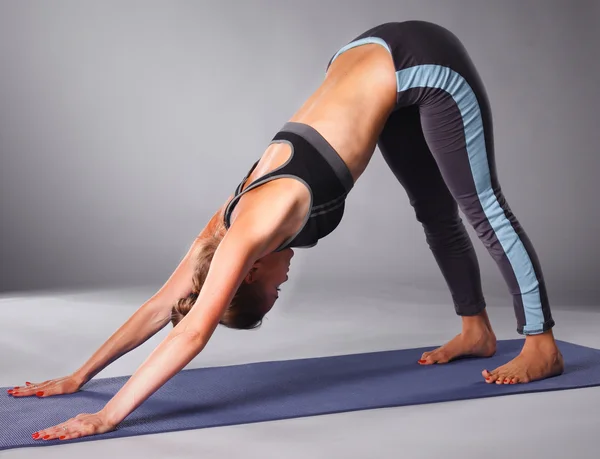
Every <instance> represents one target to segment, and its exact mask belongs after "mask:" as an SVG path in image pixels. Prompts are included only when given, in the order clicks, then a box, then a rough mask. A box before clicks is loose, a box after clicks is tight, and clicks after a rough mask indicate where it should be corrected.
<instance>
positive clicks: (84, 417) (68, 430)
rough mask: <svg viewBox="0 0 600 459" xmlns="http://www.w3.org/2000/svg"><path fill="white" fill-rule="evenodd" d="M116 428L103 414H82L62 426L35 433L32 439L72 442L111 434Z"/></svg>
mask: <svg viewBox="0 0 600 459" xmlns="http://www.w3.org/2000/svg"><path fill="white" fill-rule="evenodd" d="M115 427H116V425H114V424H111V423H110V422H108V420H107V419H106V418H105V417H104V416H103V415H102V412H98V413H93V414H90V413H82V414H78V415H77V416H75V417H74V418H71V419H69V420H68V421H66V422H63V423H62V424H58V425H56V426H54V427H49V428H47V429H44V430H40V431H38V432H35V433H34V434H33V435H32V437H33V439H34V440H56V439H57V438H58V439H59V440H71V439H73V438H80V437H87V436H90V435H97V434H103V433H106V432H110V431H111V430H115Z"/></svg>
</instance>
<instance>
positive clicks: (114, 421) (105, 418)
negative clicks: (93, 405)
mask: <svg viewBox="0 0 600 459" xmlns="http://www.w3.org/2000/svg"><path fill="white" fill-rule="evenodd" d="M96 414H97V415H98V416H99V417H100V418H101V419H102V422H103V423H104V424H105V425H107V426H111V427H116V426H117V425H119V424H120V423H121V422H122V421H123V419H119V418H118V417H117V416H116V415H115V414H114V413H111V412H110V411H109V410H108V409H107V408H106V405H105V406H104V408H102V409H101V410H100V411H98V413H96Z"/></svg>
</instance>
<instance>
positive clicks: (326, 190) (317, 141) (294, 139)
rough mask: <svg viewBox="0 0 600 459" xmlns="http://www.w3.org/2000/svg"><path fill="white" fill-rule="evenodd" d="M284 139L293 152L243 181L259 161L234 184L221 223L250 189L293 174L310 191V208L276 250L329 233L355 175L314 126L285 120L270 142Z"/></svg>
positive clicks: (312, 242)
mask: <svg viewBox="0 0 600 459" xmlns="http://www.w3.org/2000/svg"><path fill="white" fill-rule="evenodd" d="M273 143H287V144H288V145H290V147H291V149H292V152H291V155H290V157H289V159H288V160H287V161H286V162H285V163H284V164H283V165H282V166H280V167H278V168H276V169H274V170H272V171H271V172H268V173H267V174H265V175H263V176H262V177H259V178H258V179H256V180H255V181H253V182H252V183H250V184H249V185H248V186H247V187H246V188H244V190H243V191H242V188H243V187H244V183H246V180H247V179H248V177H250V174H252V172H253V171H254V169H255V168H256V166H257V165H258V161H256V162H255V163H254V165H253V166H252V168H251V169H250V171H249V172H248V173H247V174H246V176H245V177H244V179H243V180H242V181H241V182H240V184H239V185H238V186H237V188H236V190H235V193H234V197H233V199H232V200H231V201H230V202H229V204H228V205H227V207H226V208H225V215H224V223H225V228H227V229H229V226H230V219H231V214H232V212H233V209H234V208H235V206H236V205H237V203H238V202H239V200H240V198H241V197H242V196H243V195H244V194H245V193H247V192H248V191H250V190H253V189H254V188H256V187H259V186H261V185H263V184H264V183H267V182H269V181H271V180H276V179H278V178H284V177H285V178H293V179H296V180H299V181H301V182H302V183H304V185H306V187H307V188H308V190H309V191H310V195H311V204H310V211H309V212H308V214H307V215H306V217H305V219H304V222H303V224H302V226H301V227H300V229H299V230H298V232H297V233H296V234H294V235H293V236H292V237H291V238H289V239H288V240H287V241H284V243H283V244H281V245H280V246H279V247H278V248H277V249H276V251H281V250H283V249H285V248H287V247H313V246H315V245H317V242H318V240H319V239H321V238H324V237H325V236H327V235H328V234H329V233H331V232H332V231H333V230H334V229H335V228H336V227H337V226H338V225H339V223H340V221H341V220H342V217H343V215H344V207H345V202H346V196H347V195H348V193H349V192H350V190H351V189H352V187H353V186H354V179H353V178H352V175H351V173H350V170H349V169H348V166H346V164H345V163H344V161H343V160H342V158H340V156H339V155H338V154H337V152H336V151H335V150H334V149H333V147H332V146H331V145H330V144H329V143H328V142H327V140H325V138H323V136H321V134H319V133H318V132H317V131H316V130H315V129H314V128H312V127H311V126H309V125H307V124H302V123H293V122H290V123H286V124H285V125H284V127H283V128H282V129H281V131H279V132H278V133H277V134H276V135H275V137H274V138H273V140H272V141H271V144H273Z"/></svg>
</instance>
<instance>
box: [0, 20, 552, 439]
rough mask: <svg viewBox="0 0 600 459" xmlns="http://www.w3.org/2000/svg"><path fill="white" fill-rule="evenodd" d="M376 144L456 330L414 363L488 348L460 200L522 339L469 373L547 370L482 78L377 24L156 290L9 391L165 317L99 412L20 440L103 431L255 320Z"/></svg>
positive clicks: (58, 387) (536, 304) (56, 389)
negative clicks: (157, 337) (497, 362)
mask: <svg viewBox="0 0 600 459" xmlns="http://www.w3.org/2000/svg"><path fill="white" fill-rule="evenodd" d="M377 144H378V145H379V148H380V150H381V152H382V154H383V156H384V158H385V160H386V162H387V163H388V165H389V166H390V168H391V169H392V171H393V172H394V174H395V175H396V177H397V178H398V180H399V181H400V183H401V184H402V185H403V186H404V188H405V189H406V191H407V193H408V195H409V198H410V203H411V205H412V206H413V207H414V209H415V212H416V217H417V219H418V220H419V221H420V222H421V223H422V224H423V227H424V229H425V235H426V239H427V242H428V244H429V246H430V248H431V250H432V252H433V254H434V257H435V259H436V261H437V262H438V265H439V267H440V269H441V270H442V273H443V274H444V277H445V279H446V282H447V284H448V286H449V288H450V291H451V293H452V297H453V300H454V305H455V308H456V312H457V314H458V315H460V316H461V317H462V321H463V328H462V331H461V333H460V334H459V335H457V336H456V337H455V338H454V339H453V340H451V341H450V342H449V343H447V344H445V345H444V346H442V347H440V348H439V349H436V350H434V351H433V352H426V353H425V354H423V356H422V358H421V360H419V363H420V364H423V365H430V364H434V363H445V362H448V361H450V360H452V359H455V358H457V357H459V356H463V355H475V356H483V357H486V356H491V355H493V354H494V352H495V349H496V338H495V336H494V332H493V331H492V327H491V325H490V323H489V320H488V316H487V314H486V311H485V301H484V298H483V294H482V290H481V284H480V276H479V267H478V263H477V259H476V256H475V252H474V250H473V246H472V245H471V242H470V240H469V237H468V236H467V233H466V231H465V228H464V226H463V225H462V222H461V219H460V218H459V216H458V207H460V209H461V210H462V212H463V213H464V214H465V215H466V217H467V219H468V221H469V223H470V224H471V225H473V227H474V228H475V230H476V231H477V234H478V236H479V238H480V239H481V240H482V242H483V243H484V245H485V246H486V248H487V249H488V251H489V252H490V254H491V255H492V257H493V258H494V259H495V260H496V262H497V264H498V266H499V268H500V270H501V272H502V274H503V276H504V278H505V280H506V282H507V284H508V287H509V290H510V292H511V293H512V295H513V299H514V307H515V313H516V318H517V325H518V327H517V331H518V332H519V333H521V334H524V335H525V336H526V338H525V344H524V347H523V349H522V352H521V353H520V355H519V356H517V357H516V358H515V359H514V360H512V361H511V362H509V363H507V364H506V365H503V366H501V367H499V368H497V369H495V370H492V371H487V370H484V371H483V377H484V378H485V380H486V381H487V382H488V383H496V384H509V383H510V384H513V383H525V382H528V381H531V380H536V379H542V378H546V377H549V376H552V375H557V374H560V373H561V372H562V371H563V361H562V356H561V354H560V352H559V350H558V348H557V346H556V343H555V341H554V337H553V334H552V327H553V326H554V321H553V320H552V316H551V313H550V308H549V305H548V299H547V295H546V289H545V286H544V281H543V277H542V271H541V269H540V265H539V262H538V259H537V257H536V255H535V252H534V249H533V247H532V245H531V242H530V241H529V239H528V238H527V237H526V235H525V233H524V231H523V229H522V228H521V226H520V225H519V223H518V221H517V220H516V218H515V216H514V215H513V214H512V212H511V211H510V209H509V207H508V204H507V203H506V201H505V199H504V197H503V196H502V192H501V190H500V185H499V183H498V178H497V176H496V173H495V164H494V148H493V137H492V119H491V113H490V107H489V103H488V100H487V97H486V94H485V89H484V87H483V84H482V82H481V80H480V78H479V77H478V75H477V72H476V70H475V68H474V66H473V64H472V62H471V61H470V59H469V57H468V56H467V53H466V51H465V49H464V48H463V46H462V44H461V43H460V42H459V40H458V39H457V38H456V37H455V36H454V35H453V34H451V33H450V32H449V31H447V30H445V29H444V28H442V27H439V26H437V25H434V24H430V23H426V22H421V21H410V22H403V23H390V24H384V25H381V26H378V27H375V28H374V29H371V30H369V31H367V32H365V33H364V34H362V35H361V36H359V37H357V38H356V39H355V40H353V41H352V42H351V43H350V44H348V45H346V46H345V47H343V48H342V49H341V50H340V51H339V52H338V53H337V54H336V55H335V56H334V57H333V58H332V59H331V61H330V63H329V66H328V70H327V74H326V78H325V80H324V81H323V83H322V84H321V86H320V87H319V88H318V89H317V90H316V92H315V93H314V94H313V95H312V96H311V97H310V98H309V99H308V100H307V101H306V103H305V104H304V105H303V106H302V107H301V108H300V110H299V111H298V112H297V113H296V114H295V115H294V116H293V117H292V118H291V120H290V121H289V122H288V123H286V124H285V126H284V127H283V128H282V130H281V131H280V132H279V133H277V134H276V135H275V137H274V139H273V142H272V143H271V144H270V145H269V146H268V148H267V149H266V151H265V153H264V154H263V155H262V157H261V158H260V160H259V161H257V162H256V163H255V164H254V165H253V166H252V168H251V169H250V171H249V173H248V174H247V175H246V177H245V178H244V180H242V182H241V183H240V184H239V186H238V187H237V189H236V190H235V193H234V195H233V196H232V197H231V198H230V199H228V201H227V202H226V203H225V204H224V205H223V207H221V209H220V210H219V211H218V212H217V213H216V214H215V215H214V216H213V217H212V219H211V220H210V222H209V223H208V225H207V226H206V228H205V229H204V230H203V231H202V233H201V234H200V235H199V236H198V237H197V239H196V240H195V241H194V243H193V245H192V247H191V248H190V250H189V252H188V254H187V255H186V256H185V258H184V259H183V260H182V262H181V263H180V265H179V266H178V267H177V269H176V271H175V272H174V273H173V275H172V276H171V277H170V278H169V280H168V281H167V282H166V283H165V285H164V286H163V287H162V288H161V289H160V290H159V291H158V292H157V293H156V294H155V295H154V296H153V297H152V298H151V299H150V300H148V301H147V302H146V303H145V304H144V305H143V306H142V307H141V308H140V309H139V310H138V311H137V312H136V313H135V314H134V315H133V316H132V317H131V318H130V319H129V321H128V322H127V323H126V324H125V325H124V326H123V327H122V328H121V329H120V330H119V331H117V333H115V335H113V336H112V337H111V338H110V339H109V340H108V341H107V343H106V344H104V345H103V346H102V347H101V348H100V349H99V350H98V351H97V352H96V353H95V354H94V356H92V358H91V359H90V360H89V361H88V362H87V363H86V364H85V365H84V366H83V367H82V368H81V369H79V370H78V371H77V372H75V373H74V374H73V375H71V376H69V377H67V378H62V379H58V380H53V381H47V382H45V383H42V384H40V385H35V384H33V385H32V384H30V383H27V386H26V387H23V388H15V389H13V390H11V393H12V394H13V395H14V396H17V397H19V396H27V395H33V394H37V395H38V396H44V397H45V396H50V395H56V394H61V393H70V392H74V391H76V390H78V389H79V388H80V387H81V386H82V385H83V384H85V382H87V381H88V380H89V379H91V378H92V377H93V376H94V375H95V374H96V373H98V372H99V371H100V370H101V369H102V368H104V367H105V366H106V365H108V364H109V363H110V362H111V361H113V360H115V359H116V358H118V357H119V356H121V355H123V354H124V353H126V352H128V351H130V350H131V349H134V348H135V347H137V346H138V345H140V344H141V343H142V342H144V341H145V340H146V339H147V338H149V337H150V336H151V335H153V334H154V333H156V332H157V331H158V330H160V329H161V328H162V327H164V326H165V325H166V324H167V323H168V322H169V321H170V320H172V322H173V324H174V329H173V330H172V331H171V332H170V333H169V335H168V336H167V337H166V338H165V340H164V341H163V342H162V343H161V344H160V345H159V346H158V347H157V348H156V350H155V351H154V352H153V353H152V354H151V355H150V356H149V357H148V359H147V360H146V361H145V362H144V363H143V364H142V365H141V366H140V368H139V369H138V370H137V371H136V372H135V373H134V374H133V375H132V376H131V378H130V379H129V380H128V381H127V383H126V384H125V385H124V386H123V388H122V389H121V390H120V391H119V392H118V393H117V394H116V395H115V396H114V397H113V398H112V399H111V400H110V401H109V402H108V403H107V404H106V406H105V407H104V408H103V409H102V410H101V411H100V412H98V413H94V414H83V415H79V416H78V417H76V418H73V419H71V420H69V421H67V422H65V423H64V424H61V425H59V426H55V427H51V428H49V429H45V430H42V431H40V432H36V433H35V434H34V438H39V439H55V438H60V439H70V438H77V437H80V436H84V435H92V434H96V433H103V432H107V431H109V430H112V429H114V428H115V426H116V425H118V424H119V423H120V422H121V421H122V420H123V419H125V418H126V417H127V416H128V415H129V414H130V413H131V412H132V411H133V410H135V409H136V407H138V406H139V405H140V404H141V403H142V402H143V401H144V400H146V399H147V398H148V397H149V396H150V395H151V394H152V393H154V392H155V391H156V390H157V389H158V388H159V387H161V386H162V385H163V384H164V383H165V382H166V381H167V380H169V379H170V378H171V377H172V376H174V375H175V374H176V373H177V372H178V371H180V370H181V369H182V368H184V367H185V366H186V365H187V364H188V363H189V362H190V361H191V360H192V359H193V358H194V357H195V356H196V355H197V354H198V353H199V352H200V351H201V350H202V349H203V348H204V346H206V343H207V342H208V340H209V338H210V336H211V335H212V333H213V331H214V329H215V328H216V326H217V324H219V323H221V324H224V325H226V326H229V327H234V328H253V327H255V326H257V325H259V324H260V321H261V319H262V317H263V316H264V315H265V314H266V313H267V312H268V311H269V310H270V309H271V308H272V307H273V304H274V303H275V301H276V300H277V297H278V291H279V287H280V285H281V284H283V283H284V282H285V281H286V280H287V271H288V269H289V264H290V259H291V257H292V255H293V252H292V250H291V248H290V247H310V246H313V245H315V244H316V243H317V241H318V240H319V239H320V238H323V237H325V236H326V235H327V234H329V233H330V232H331V231H333V230H334V229H335V228H336V226H337V225H338V224H339V222H340V220H341V218H342V215H343V211H344V200H345V197H346V196H347V194H348V193H349V192H350V190H351V189H352V187H353V186H354V184H355V183H356V181H357V180H358V178H359V177H360V176H361V174H362V173H363V171H364V170H365V168H366V167H367V164H368V163H369V160H370V159H371V156H372V154H373V152H374V149H375V146H376V145H377ZM209 268H210V269H209ZM174 303H177V305H176V306H175V307H174V308H173V311H171V307H172V305H173V304H174Z"/></svg>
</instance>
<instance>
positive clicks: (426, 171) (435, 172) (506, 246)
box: [331, 21, 554, 335]
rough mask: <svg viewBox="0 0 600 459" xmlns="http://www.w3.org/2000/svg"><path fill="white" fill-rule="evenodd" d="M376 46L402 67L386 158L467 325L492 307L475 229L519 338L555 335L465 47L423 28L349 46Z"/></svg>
mask: <svg viewBox="0 0 600 459" xmlns="http://www.w3.org/2000/svg"><path fill="white" fill-rule="evenodd" d="M367 43H376V44H380V45H382V46H384V47H385V48H387V49H388V51H389V52H390V54H391V55H392V58H393V60H394V63H395V67H396V79H397V83H398V89H397V91H398V94H397V106H396V108H395V110H394V111H393V112H392V114H391V115H390V117H389V118H388V120H387V121H386V124H385V126H384V128H383V130H382V132H381V134H380V137H379V140H378V146H379V149H380V151H381V153H382V155H383V157H384V159H385V161H386V162H387V164H388V166H389V167H390V169H391V170H392V171H393V173H394V175H395V176H396V178H397V179H398V181H399V182H400V183H401V184H402V186H403V187H404V189H405V190H406V192H407V194H408V197H409V200H410V204H411V205H412V207H413V208H414V210H415V213H416V218H417V220H418V221H419V222H420V223H421V224H422V225H423V228H424V230H425V237H426V241H427V243H428V245H429V247H430V248H431V251H432V253H433V255H434V257H435V260H436V261H437V264H438V266H439V267H440V269H441V271H442V274H443V276H444V279H445V281H446V283H447V285H448V287H449V289H450V292H451V294H452V299H453V302H454V307H455V309H456V313H457V314H458V315H460V316H472V315H476V314H479V313H480V312H482V311H483V310H484V308H485V299H484V296H483V293H482V287H481V276H480V271H479V264H478V261H477V257H476V255H475V250H474V248H473V245H472V243H471V240H470V239H469V236H468V234H467V232H466V230H465V227H464V226H463V223H462V220H461V218H460V217H459V214H458V208H460V210H461V212H462V213H463V214H464V216H465V218H466V219H467V221H468V222H469V224H471V225H472V226H473V228H474V230H475V232H476V234H477V236H478V237H479V239H480V240H481V242H482V243H483V244H484V246H485V247H486V249H487V250H488V252H489V253H490V255H491V256H492V257H493V259H494V260H495V262H496V263H497V265H498V268H499V269H500V272H501V273H502V276H503V277H504V279H505V281H506V284H507V285H508V290H509V292H510V293H511V295H512V297H513V304H514V311H515V316H516V320H517V332H518V333H519V334H525V335H534V334H540V333H543V332H544V331H547V330H549V329H551V328H552V327H553V326H554V320H553V319H552V315H551V312H550V306H549V304H548V296H547V292H546V286H545V283H544V278H543V275H542V270H541V267H540V263H539V260H538V257H537V255H536V253H535V251H534V248H533V246H532V244H531V241H530V240H529V238H528V237H527V235H526V234H525V231H524V230H523V227H522V226H521V225H520V224H519V222H518V220H517V218H516V217H515V215H514V214H513V212H512V211H511V210H510V207H509V206H508V203H507V202H506V199H505V198H504V196H503V194H502V191H501V188H500V184H499V183H498V176H497V173H496V166H495V160H494V140H493V128H492V115H491V109H490V104H489V101H488V98H487V95H486V91H485V88H484V86H483V83H482V81H481V79H480V77H479V75H478V73H477V71H476V69H475V67H474V65H473V63H472V62H471V59H470V58H469V56H468V54H467V52H466V50H465V48H464V47H463V45H462V44H461V42H460V41H459V40H458V38H456V36H454V35H453V34H452V33H451V32H449V31H448V30H446V29H444V28H442V27H440V26H437V25H435V24H430V23H427V22H422V21H409V22H402V23H388V24H383V25H380V26H378V27H375V28H373V29H371V30H369V31H367V32H365V33H363V34H362V35H360V36H359V37H357V38H356V39H355V40H353V41H352V42H350V43H349V44H348V45H346V46H345V47H343V48H342V49H341V50H340V51H339V52H338V53H337V54H336V55H335V56H334V57H333V58H332V59H331V62H333V60H334V59H335V58H336V57H337V56H338V55H339V54H341V53H342V52H344V51H346V50H347V49H351V48H353V47H355V46H360V45H362V44H367Z"/></svg>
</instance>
